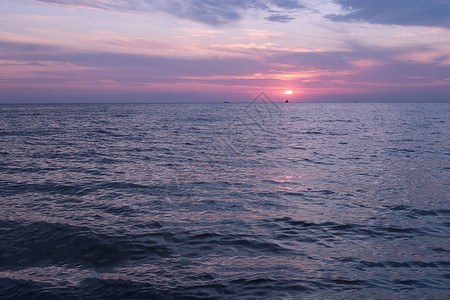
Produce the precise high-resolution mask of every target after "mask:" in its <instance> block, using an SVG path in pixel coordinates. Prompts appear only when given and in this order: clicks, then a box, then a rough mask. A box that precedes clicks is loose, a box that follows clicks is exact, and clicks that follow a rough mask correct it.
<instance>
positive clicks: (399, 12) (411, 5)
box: [327, 0, 450, 28]
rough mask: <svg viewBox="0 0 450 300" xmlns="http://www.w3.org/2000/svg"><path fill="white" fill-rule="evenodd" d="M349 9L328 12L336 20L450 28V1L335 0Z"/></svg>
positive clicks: (329, 16) (328, 16) (330, 17)
mask: <svg viewBox="0 0 450 300" xmlns="http://www.w3.org/2000/svg"><path fill="white" fill-rule="evenodd" d="M334 2H335V3H337V4H339V5H341V7H342V8H343V9H344V11H346V13H343V14H332V15H327V18H329V19H331V20H333V21H342V22H361V21H362V22H369V23H373V24H383V25H403V26H434V27H446V28H450V17H449V16H450V1H448V0H376V1H361V0H334Z"/></svg>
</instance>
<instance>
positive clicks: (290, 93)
mask: <svg viewBox="0 0 450 300" xmlns="http://www.w3.org/2000/svg"><path fill="white" fill-rule="evenodd" d="M293 93H294V92H293V91H291V90H287V91H284V94H285V95H292V94H293Z"/></svg>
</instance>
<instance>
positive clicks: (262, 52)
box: [0, 0, 450, 103]
mask: <svg viewBox="0 0 450 300" xmlns="http://www.w3.org/2000/svg"><path fill="white" fill-rule="evenodd" d="M449 16H450V0H377V1H375V0H128V1H125V0H96V1H94V0H2V1H1V2H0V103H20V102H32V103H33V102H63V103H65V102H222V101H230V102H232V101H236V102H246V101H251V100H252V99H253V98H254V97H255V96H256V95H257V94H258V93H259V92H261V91H264V92H265V93H266V94H267V95H269V97H271V99H273V101H284V100H285V99H289V100H290V101H291V102H341V101H344V102H347V101H350V102H354V101H358V102H365V101H367V102H450V17H449ZM288 91H291V92H292V94H291V92H288Z"/></svg>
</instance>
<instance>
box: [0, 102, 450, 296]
mask: <svg viewBox="0 0 450 300" xmlns="http://www.w3.org/2000/svg"><path fill="white" fill-rule="evenodd" d="M449 179H450V104H445V103H441V104H439V103H436V104H433V103H395V104H392V103H274V102H272V101H270V99H268V98H267V97H264V95H262V96H261V97H260V99H257V100H256V101H254V102H252V103H203V104H201V103H184V104H22V105H19V104H15V105H0V298H1V299H450V291H449V286H450V218H449V216H450V205H449V200H450V180H449Z"/></svg>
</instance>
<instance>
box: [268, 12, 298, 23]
mask: <svg viewBox="0 0 450 300" xmlns="http://www.w3.org/2000/svg"><path fill="white" fill-rule="evenodd" d="M266 20H268V21H271V22H278V23H288V22H290V21H292V20H294V18H292V17H290V16H288V15H281V14H273V15H271V16H270V17H267V18H266Z"/></svg>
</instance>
